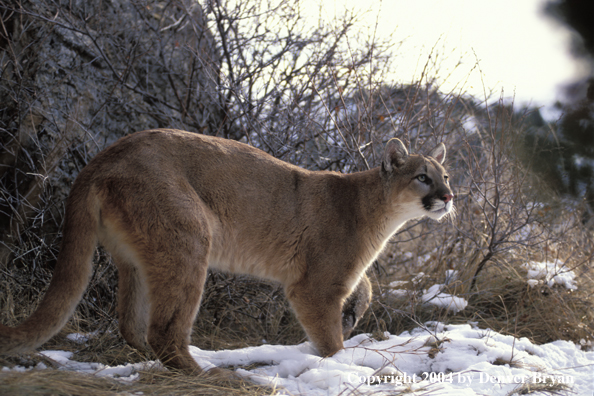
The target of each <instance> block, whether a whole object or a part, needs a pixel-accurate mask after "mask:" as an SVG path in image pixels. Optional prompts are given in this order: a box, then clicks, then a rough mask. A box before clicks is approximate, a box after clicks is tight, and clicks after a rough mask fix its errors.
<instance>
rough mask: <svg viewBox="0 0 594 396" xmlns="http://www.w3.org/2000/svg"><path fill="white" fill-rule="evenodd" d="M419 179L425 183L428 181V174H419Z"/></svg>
mask: <svg viewBox="0 0 594 396" xmlns="http://www.w3.org/2000/svg"><path fill="white" fill-rule="evenodd" d="M417 180H418V181H420V182H423V183H424V182H426V181H427V176H426V175H419V176H417Z"/></svg>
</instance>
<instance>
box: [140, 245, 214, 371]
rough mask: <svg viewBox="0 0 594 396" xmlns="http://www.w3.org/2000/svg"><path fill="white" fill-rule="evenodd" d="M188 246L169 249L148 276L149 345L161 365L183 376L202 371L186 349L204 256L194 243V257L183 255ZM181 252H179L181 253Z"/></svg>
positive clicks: (203, 275)
mask: <svg viewBox="0 0 594 396" xmlns="http://www.w3.org/2000/svg"><path fill="white" fill-rule="evenodd" d="M184 248H185V249H187V248H188V246H185V247H183V248H182V247H179V246H175V247H172V251H170V252H168V253H167V257H164V258H163V260H166V261H168V263H167V264H166V265H165V263H163V265H162V266H159V265H158V264H157V265H155V266H153V267H152V268H151V269H152V271H149V274H148V283H149V295H150V299H151V307H150V322H149V328H148V343H149V345H150V346H151V348H152V350H153V351H154V352H155V354H156V355H157V357H158V358H159V360H161V363H163V364H164V365H165V366H167V367H169V368H173V369H177V370H181V371H183V372H184V373H186V374H198V373H200V372H201V371H202V370H201V369H200V367H199V366H198V364H197V363H196V361H195V360H194V359H193V358H192V356H191V355H190V352H189V350H188V346H189V343H190V335H191V333H192V325H193V323H194V319H195V317H196V314H197V313H198V307H199V304H200V298H201V296H202V291H203V288H204V283H205V280H206V272H207V267H208V265H207V257H206V255H205V254H204V253H205V252H200V250H202V249H201V244H197V247H196V250H197V251H194V252H193V254H191V255H187V254H184V253H186V252H183V249H184ZM180 250H181V252H180Z"/></svg>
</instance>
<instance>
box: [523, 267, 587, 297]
mask: <svg viewBox="0 0 594 396" xmlns="http://www.w3.org/2000/svg"><path fill="white" fill-rule="evenodd" d="M524 267H525V268H526V269H527V270H528V274H527V276H528V284H529V285H530V286H531V287H534V286H536V285H538V284H539V283H546V284H547V285H549V286H550V287H553V285H555V284H559V285H561V286H563V287H565V288H566V289H570V290H575V289H577V284H576V281H575V277H576V274H575V272H573V271H572V270H570V269H569V268H567V267H566V266H565V264H563V262H562V261H561V260H555V261H553V262H549V261H545V262H536V261H531V262H529V263H526V264H524Z"/></svg>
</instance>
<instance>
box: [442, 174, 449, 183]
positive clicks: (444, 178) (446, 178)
mask: <svg viewBox="0 0 594 396" xmlns="http://www.w3.org/2000/svg"><path fill="white" fill-rule="evenodd" d="M449 179H450V177H449V176H448V175H445V176H444V177H443V180H445V182H446V183H447V182H448V181H449Z"/></svg>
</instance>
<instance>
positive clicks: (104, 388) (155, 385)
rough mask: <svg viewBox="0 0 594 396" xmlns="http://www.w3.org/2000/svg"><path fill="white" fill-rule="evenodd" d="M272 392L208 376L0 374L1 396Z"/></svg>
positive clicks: (253, 395)
mask: <svg viewBox="0 0 594 396" xmlns="http://www.w3.org/2000/svg"><path fill="white" fill-rule="evenodd" d="M275 393H276V392H274V390H273V389H270V388H265V387H261V386H256V385H253V384H250V383H246V382H244V381H241V380H218V379H212V378H209V377H208V376H194V377H191V376H187V375H182V374H177V373H172V372H167V373H164V372H141V373H140V376H139V379H138V380H137V381H134V382H133V383H126V382H122V381H118V380H116V379H112V378H102V377H97V376H93V375H88V374H80V373H76V372H71V371H61V370H30V371H27V372H24V373H14V372H11V373H3V372H0V394H2V395H22V396H25V395H26V396H29V395H77V396H102V395H140V394H143V395H172V396H174V395H180V396H181V395H200V396H219V395H221V396H222V395H251V396H256V395H273V394H275Z"/></svg>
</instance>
